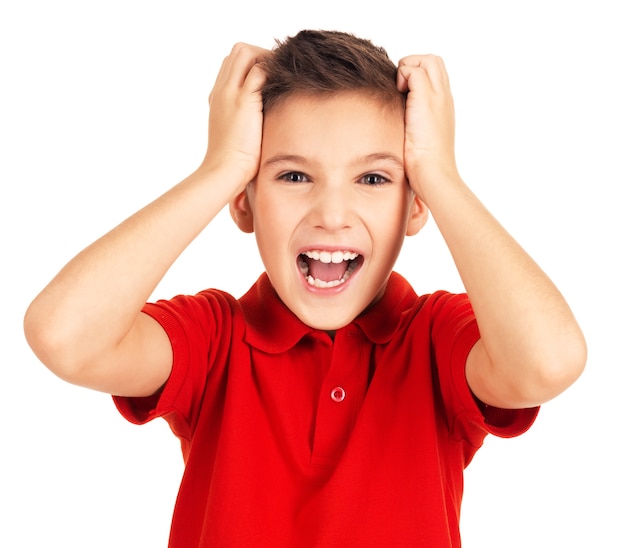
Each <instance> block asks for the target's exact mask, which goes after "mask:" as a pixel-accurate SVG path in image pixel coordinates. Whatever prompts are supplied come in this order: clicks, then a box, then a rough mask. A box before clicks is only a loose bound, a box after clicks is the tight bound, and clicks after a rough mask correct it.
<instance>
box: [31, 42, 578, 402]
mask: <svg viewBox="0 0 626 548" xmlns="http://www.w3.org/2000/svg"><path fill="white" fill-rule="evenodd" d="M269 54H270V53H269V52H268V51H266V50H263V49H261V48H256V47H254V46H249V45H246V44H237V45H235V47H234V48H233V50H232V52H231V53H230V55H229V56H228V57H227V58H226V59H225V60H224V62H223V64H222V68H221V70H220V72H219V74H218V77H217V80H216V83H215V86H214V88H213V91H212V93H211V96H210V98H209V102H210V105H211V110H210V116H209V141H208V147H207V153H206V156H205V158H204V160H203V162H202V164H201V165H200V167H199V168H198V169H197V170H196V171H195V172H194V173H192V174H191V175H190V176H189V177H188V178H186V179H185V180H184V181H182V182H181V183H179V184H178V185H176V186H175V187H173V188H172V189H171V190H170V191H169V192H167V193H166V194H164V195H163V196H161V197H160V198H158V199H157V200H156V201H155V202H153V203H151V204H149V205H148V206H146V207H145V208H144V209H142V210H140V211H139V212H137V213H136V214H135V215H133V216H132V217H130V218H129V219H128V220H126V221H124V222H123V223H122V224H121V225H119V226H118V227H116V228H114V229H113V230H112V231H111V232H109V233H108V234H106V235H105V236H103V237H102V238H101V239H99V240H98V241H96V242H94V243H93V244H92V245H91V246H89V247H88V248H87V249H85V250H84V251H82V252H81V253H80V254H79V255H78V256H77V257H75V258H74V259H72V261H70V262H69V263H68V265H66V266H65V267H64V268H63V269H62V270H61V272H60V273H59V274H58V275H57V276H56V277H55V278H54V279H53V280H52V281H51V282H50V284H49V285H48V286H47V287H46V288H44V290H43V291H42V292H41V293H40V294H39V295H38V296H37V297H36V298H35V300H34V301H33V303H32V304H31V306H30V307H29V309H28V311H27V313H26V317H25V333H26V337H27V340H28V342H29V344H30V345H31V347H32V348H33V350H34V352H35V353H36V354H37V355H38V356H39V358H40V359H41V361H42V362H43V363H44V364H45V365H47V366H48V367H49V368H50V369H51V370H52V371H53V372H55V373H56V374H57V375H59V376H60V377H61V378H64V379H66V380H68V381H69V382H72V383H75V384H79V385H83V386H87V387H90V388H94V389H97V390H101V391H105V392H109V393H113V394H119V395H126V396H145V395H149V394H152V393H154V392H155V391H156V390H158V389H159V388H160V387H161V386H162V385H163V383H164V382H165V381H166V380H167V378H168V376H169V373H170V371H171V367H172V352H171V347H170V344H169V341H168V339H167V336H166V335H165V333H164V331H163V330H162V328H161V327H160V326H159V325H158V324H157V323H156V322H155V321H154V320H152V319H151V318H149V317H148V316H146V315H145V314H142V313H141V308H142V306H143V304H144V303H145V301H146V299H148V297H149V296H150V294H151V293H152V291H153V290H154V288H155V287H156V285H157V284H158V282H159V281H160V279H161V278H162V277H163V275H164V274H165V272H166V271H167V269H168V268H169V267H170V266H171V265H172V264H173V262H174V261H175V260H176V258H177V257H178V256H179V255H180V253H181V252H182V251H183V250H184V249H185V247H186V246H187V245H188V244H189V243H190V242H191V241H192V240H193V239H194V238H195V237H196V236H197V235H198V234H199V233H200V232H201V231H202V230H203V228H204V227H206V226H207V224H208V223H209V222H210V221H211V220H212V219H213V218H214V216H215V215H216V214H217V213H218V212H219V211H220V210H221V209H222V208H223V207H224V205H226V204H230V208H231V213H232V215H233V218H234V219H235V221H236V222H237V224H238V225H239V227H240V228H242V229H243V230H246V231H255V232H256V236H257V240H258V243H259V250H260V253H261V256H262V258H263V260H264V263H265V265H266V268H267V271H268V274H269V276H270V279H271V280H272V282H273V283H274V285H275V287H276V289H277V291H278V293H279V296H280V297H281V299H283V301H284V302H286V303H287V305H288V306H289V307H290V308H291V309H292V310H293V311H294V312H295V313H296V314H297V315H298V316H299V317H300V318H301V319H303V321H305V322H307V323H309V324H310V325H312V326H315V327H318V328H319V329H325V330H328V331H333V330H334V329H337V328H339V327H341V326H342V325H345V324H346V323H348V322H349V321H351V320H352V319H353V318H354V317H355V316H356V315H358V314H359V313H360V312H362V310H363V309H365V308H366V307H367V306H369V305H370V304H371V302H373V301H375V300H376V299H377V298H379V297H380V295H381V294H382V291H383V290H384V286H385V283H386V279H387V277H388V274H389V272H390V270H391V268H392V265H393V262H394V261H395V258H396V256H397V253H398V252H399V249H400V246H401V243H402V240H403V238H404V236H405V235H406V234H414V233H416V232H417V231H419V229H420V228H421V226H422V225H423V222H424V221H425V219H426V210H427V209H428V210H430V213H431V214H432V216H433V218H434V219H435V221H436V222H437V226H438V227H439V229H440V230H441V233H442V235H443V237H444V239H445V241H446V243H447V245H448V247H449V249H450V252H451V254H452V256H453V258H454V261H455V264H456V266H457V268H458V270H459V273H460V275H461V278H462V280H463V282H464V284H465V287H466V289H467V292H468V295H469V297H470V300H471V302H472V305H473V307H474V311H475V313H476V318H477V322H478V325H479V329H480V333H481V339H480V340H479V341H478V343H477V344H476V345H475V346H474V348H473V349H472V351H471V352H470V354H469V357H468V360H467V364H466V376H467V380H468V383H469V386H470V388H471V389H472V391H473V392H474V394H475V395H476V396H477V397H478V398H480V399H481V400H482V401H483V402H485V403H487V404H490V405H495V406H499V407H505V408H520V407H529V406H533V405H539V404H541V403H543V402H545V401H548V400H549V399H551V398H553V397H555V396H556V395H558V394H559V393H561V392H562V391H563V390H565V389H566V388H567V387H568V386H569V385H570V384H571V383H573V382H574V381H575V380H576V378H578V376H579V375H580V374H581V372H582V370H583V368H584V365H585V361H586V346H585V341H584V337H583V335H582V333H581V331H580V328H579V326H578V324H577V322H576V320H575V318H574V316H573V315H572V313H571V311H570V309H569V307H568V305H567V303H566V302H565V300H564V299H563V297H562V295H561V294H560V293H559V291H558V290H557V288H556V287H555V286H554V285H553V284H552V282H551V281H550V280H549V278H548V277H547V276H546V275H545V274H544V273H543V272H542V271H541V269H540V268H539V267H538V266H537V265H536V264H535V262H534V261H533V260H532V259H531V258H530V257H529V256H528V255H527V254H526V253H525V252H524V250H523V249H522V248H521V247H520V246H519V245H518V244H517V243H516V242H515V240H514V239H513V238H512V237H511V236H510V235H509V234H508V233H507V232H506V231H505V230H504V229H503V228H502V226H501V225H500V224H499V223H498V222H497V221H496V220H495V219H494V218H493V217H492V215H491V214H490V213H489V212H488V211H487V210H486V209H485V207H484V206H483V205H482V203H481V202H480V201H479V200H478V199H477V198H476V196H475V195H474V194H473V193H472V192H471V191H470V190H469V188H468V187H467V186H466V185H465V183H464V182H463V180H462V179H461V177H460V175H459V173H458V170H457V168H456V162H455V156H454V108H453V101H452V95H451V92H450V86H449V83H448V76H447V73H446V71H445V67H444V65H443V62H442V60H441V59H440V58H438V57H436V56H430V55H427V56H420V55H414V56H410V57H406V58H404V59H402V60H401V61H400V62H399V69H398V79H397V85H398V89H399V90H400V91H402V92H407V93H408V95H407V105H406V110H405V112H404V115H402V113H400V112H393V111H390V112H388V113H387V114H388V116H387V117H382V116H381V114H380V113H381V108H380V105H379V104H376V103H374V102H372V101H371V100H368V99H365V98H364V97H362V96H359V95H357V94H347V95H342V96H334V97H332V98H327V99H312V98H310V97H294V98H290V99H288V100H287V101H285V103H284V104H282V105H281V106H280V107H277V108H278V110H275V111H270V113H269V114H268V115H267V116H266V119H265V120H263V115H262V104H261V97H260V94H259V92H258V91H257V90H259V89H260V88H261V87H262V85H263V81H264V75H263V73H262V71H261V70H260V68H259V67H258V65H257V60H258V59H260V58H261V57H263V56H265V55H269ZM347 103H350V105H351V108H353V109H354V111H353V112H355V113H357V112H358V113H359V115H360V116H359V119H353V118H350V117H351V116H352V115H353V114H352V112H350V111H348V109H346V108H342V107H345V105H346V104H347ZM316 112H317V113H319V114H320V116H318V117H316V116H315V113H316ZM289 120H291V122H296V123H295V124H293V123H292V124H290V123H289ZM335 121H336V123H335ZM342 122H349V124H357V125H358V124H362V125H359V128H360V129H359V131H356V130H355V131H351V130H350V128H349V127H345V126H349V124H344V123H342ZM285 128H286V129H285ZM286 131H287V133H285V132H286ZM308 132H310V138H311V142H310V143H309V144H310V145H311V146H310V147H304V144H305V143H307V142H308V141H307V139H308V137H309V135H308ZM379 132H380V135H378V133H379ZM284 134H287V135H291V136H294V137H297V138H288V139H284V138H281V135H284ZM383 135H384V136H385V137H386V139H382V136H383ZM379 137H380V139H379ZM332 143H334V144H335V146H334V147H333V146H331V144H332ZM337 143H341V144H342V147H343V148H344V150H345V155H343V154H342V155H339V154H338V148H339V147H338V146H336V145H337ZM370 154H384V155H386V156H385V159H382V157H372V156H370V157H369V158H368V159H367V160H364V159H363V157H364V155H365V156H367V155H370ZM286 156H289V157H288V158H287V157H286ZM390 158H396V159H399V160H400V161H399V162H398V161H392V160H390ZM402 168H403V169H402ZM402 171H403V172H404V173H402ZM293 173H295V174H300V175H302V176H303V178H301V177H300V175H298V176H297V177H295V182H294V177H293V176H291V175H289V174H293ZM371 175H374V176H376V175H382V176H384V177H385V178H388V179H389V180H390V183H389V184H385V185H381V186H379V187H377V185H371V184H367V183H368V182H369V183H371V182H372V181H378V179H376V177H374V178H373V179H372V177H371ZM250 181H255V182H254V183H251V184H250ZM289 181H292V182H289ZM372 186H374V188H371V187H372ZM286 204H287V206H286ZM380 208H384V215H382V214H378V215H375V214H374V213H376V212H379V211H380ZM426 208H427V209H426ZM382 220H384V221H385V222H382ZM172 227H176V230H172ZM317 248H327V249H328V250H337V249H341V250H344V249H346V248H347V250H353V251H355V252H358V253H359V254H360V255H361V256H362V266H361V267H360V268H359V269H358V270H357V271H356V272H355V273H354V275H353V276H352V277H351V278H350V279H349V280H348V281H347V282H346V283H345V284H343V285H342V286H340V287H339V288H334V290H332V291H326V290H316V289H311V288H310V287H308V286H307V285H306V283H305V282H304V281H303V279H304V278H303V276H302V275H301V273H300V271H299V269H298V267H297V256H298V254H299V253H301V252H303V251H306V250H311V249H317ZM322 311H323V312H324V313H322Z"/></svg>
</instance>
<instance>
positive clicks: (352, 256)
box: [298, 249, 363, 288]
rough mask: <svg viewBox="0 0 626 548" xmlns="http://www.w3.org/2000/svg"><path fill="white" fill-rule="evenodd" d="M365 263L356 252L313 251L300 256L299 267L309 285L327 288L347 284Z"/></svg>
mask: <svg viewBox="0 0 626 548" xmlns="http://www.w3.org/2000/svg"><path fill="white" fill-rule="evenodd" d="M362 263H363V257H362V256H361V255H359V254H358V253H355V252H354V251H323V250H318V249H315V250H311V251H305V252H304V253H301V254H300V255H298V267H299V268H300V272H302V274H303V275H304V277H305V278H306V280H307V282H308V283H309V285H312V286H315V287H320V288H325V287H336V286H338V285H341V284H343V283H345V282H346V280H347V279H348V278H350V276H351V275H352V274H353V273H354V271H355V270H356V269H357V268H359V266H361V264H362Z"/></svg>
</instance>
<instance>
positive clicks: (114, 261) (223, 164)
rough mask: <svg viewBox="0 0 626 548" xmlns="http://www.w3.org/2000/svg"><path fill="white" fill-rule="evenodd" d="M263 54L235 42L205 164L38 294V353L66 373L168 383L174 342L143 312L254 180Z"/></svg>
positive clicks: (149, 384)
mask: <svg viewBox="0 0 626 548" xmlns="http://www.w3.org/2000/svg"><path fill="white" fill-rule="evenodd" d="M265 54H266V50H262V49H260V48H255V47H252V46H246V45H243V44H238V45H236V46H235V47H234V48H233V50H232V52H231V54H230V55H229V56H228V57H226V59H225V60H224V63H223V64H222V67H221V69H220V72H219V75H218V77H217V80H216V83H215V86H214V88H213V91H212V92H211V96H210V97H209V103H210V105H211V111H210V116H209V142H208V148H207V153H206V156H205V158H204V161H203V162H202V164H201V166H200V167H199V168H198V169H197V170H196V171H195V172H194V173H193V174H191V175H190V176H189V177H187V178H186V179H185V180H184V181H182V182H181V183H179V184H178V185H176V186H175V187H173V188H172V189H171V190H169V191H168V192H167V193H166V194H164V195H163V196H161V197H160V198H158V199H157V200H155V201H154V202H153V203H151V204H149V205H148V206H146V207H145V208H143V209H141V210H140V211H138V212H137V213H135V214H134V215H133V216H131V217H130V218H129V219H127V220H126V221H124V222H123V223H121V224H120V225H119V226H117V227H116V228H114V229H113V230H111V231H110V232H109V233H108V234H106V235H104V236H103V237H102V238H100V239H99V240H97V241H96V242H94V243H93V244H91V245H90V246H89V247H88V248H86V249H85V250H83V251H82V252H81V253H79V254H78V255H77V256H76V257H75V258H74V259H72V260H71V261H70V262H69V263H68V264H67V265H66V266H65V267H64V268H63V269H62V270H61V272H59V274H58V275H57V276H56V277H55V278H54V279H53V280H52V281H51V282H50V284H49V285H48V286H47V287H46V288H45V289H44V290H43V291H42V292H41V293H40V294H39V295H38V296H37V297H36V298H35V300H34V301H33V302H32V304H31V305H30V307H29V308H28V310H27V312H26V316H25V319H24V330H25V334H26V338H27V340H28V343H29V344H30V346H31V347H32V349H33V351H34V352H35V353H36V354H37V356H38V357H39V359H40V360H41V361H42V362H43V363H44V364H45V365H46V366H47V367H48V368H50V369H51V370H52V371H53V372H54V373H55V374H57V375H58V376H60V377H61V378H63V379H65V380H67V381H69V382H72V383H74V384H79V385H82V386H87V387H90V388H93V389H96V390H101V391H104V392H109V393H112V394H117V395H123V396H146V395H150V394H152V393H154V392H155V391H157V390H158V389H159V388H160V387H161V386H162V385H163V384H164V383H165V381H166V380H167V378H168V376H169V373H170V371H171V367H172V353H171V347H170V343H169V340H168V338H167V336H166V334H165V332H164V331H163V329H162V328H161V327H160V325H159V324H158V323H157V322H156V321H155V320H153V319H152V318H150V317H149V316H147V315H145V314H143V313H141V309H142V307H143V305H144V304H145V302H146V300H147V299H148V298H149V296H150V295H151V293H152V292H153V290H154V288H155V287H156V286H157V284H158V283H159V281H160V280H161V278H162V277H163V276H164V274H165V273H166V271H167V270H168V268H169V267H170V266H171V265H172V263H173V262H174V261H175V260H176V258H177V257H178V256H179V255H180V253H181V252H182V251H183V250H184V249H185V247H187V245H189V243H191V241H192V240H193V239H194V238H195V237H196V236H197V235H198V234H199V233H200V232H201V231H202V230H203V229H204V228H205V227H206V226H207V224H208V223H209V222H210V221H211V220H212V219H213V218H214V217H215V215H216V214H217V213H218V212H219V211H220V210H221V209H222V208H223V207H224V205H226V204H227V203H228V201H229V200H230V199H231V198H233V197H234V196H235V195H236V194H237V193H239V192H241V191H242V190H243V188H245V185H246V184H247V183H248V182H249V181H250V180H252V179H253V178H254V177H255V176H256V172H257V169H258V161H259V154H260V147H261V130H262V103H261V97H260V92H259V91H258V90H259V89H260V87H261V86H262V83H263V81H264V76H263V74H262V72H261V70H260V69H259V67H258V66H257V65H256V60H257V59H259V57H260V56H262V55H265Z"/></svg>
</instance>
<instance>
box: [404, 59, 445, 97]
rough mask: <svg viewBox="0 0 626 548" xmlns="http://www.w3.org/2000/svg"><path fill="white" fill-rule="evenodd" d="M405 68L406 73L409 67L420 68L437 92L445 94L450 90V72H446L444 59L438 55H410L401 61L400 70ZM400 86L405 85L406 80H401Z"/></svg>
mask: <svg viewBox="0 0 626 548" xmlns="http://www.w3.org/2000/svg"><path fill="white" fill-rule="evenodd" d="M403 67H404V69H403V70H404V73H406V68H407V67H419V68H421V69H423V70H424V71H425V72H426V74H427V75H428V79H429V80H430V82H431V85H432V88H433V89H434V90H435V91H436V92H443V91H446V90H448V89H449V88H450V81H449V78H448V71H447V70H446V67H445V64H444V62H443V59H442V58H441V57H439V56H438V55H409V56H408V57H404V58H402V59H400V61H399V62H398V69H399V70H400V69H401V68H403ZM398 83H399V85H400V84H405V83H406V82H405V80H404V79H403V80H399V82H398Z"/></svg>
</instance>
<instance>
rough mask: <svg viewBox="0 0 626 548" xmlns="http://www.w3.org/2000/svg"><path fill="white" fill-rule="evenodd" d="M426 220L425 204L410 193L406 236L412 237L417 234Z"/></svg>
mask: <svg viewBox="0 0 626 548" xmlns="http://www.w3.org/2000/svg"><path fill="white" fill-rule="evenodd" d="M427 220H428V208H427V207H426V204H425V203H424V202H422V200H420V199H419V198H418V197H417V194H415V193H414V192H412V202H411V209H410V211H409V221H408V223H407V225H406V235H407V236H414V235H415V234H417V233H418V232H419V231H420V230H422V228H424V225H425V224H426V221H427Z"/></svg>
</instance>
